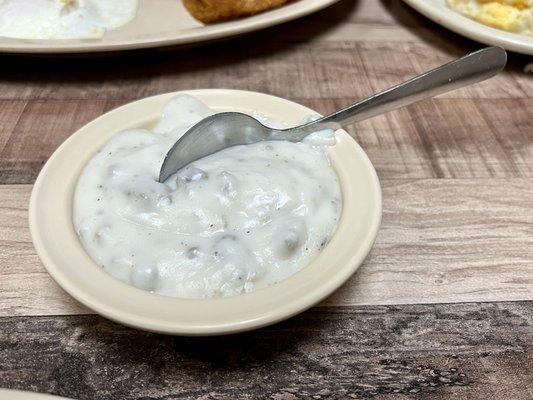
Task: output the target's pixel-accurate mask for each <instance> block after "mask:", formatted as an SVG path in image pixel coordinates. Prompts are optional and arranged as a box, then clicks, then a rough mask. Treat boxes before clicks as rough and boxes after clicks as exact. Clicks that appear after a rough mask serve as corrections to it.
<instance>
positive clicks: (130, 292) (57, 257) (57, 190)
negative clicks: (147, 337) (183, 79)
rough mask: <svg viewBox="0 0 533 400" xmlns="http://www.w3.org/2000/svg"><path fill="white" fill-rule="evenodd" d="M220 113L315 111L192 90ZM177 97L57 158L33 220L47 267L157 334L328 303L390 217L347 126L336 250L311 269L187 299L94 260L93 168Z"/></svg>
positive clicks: (139, 109)
mask: <svg viewBox="0 0 533 400" xmlns="http://www.w3.org/2000/svg"><path fill="white" fill-rule="evenodd" d="M186 93H189V94H191V95H192V96H195V97H197V98H199V99H200V100H201V101H203V102H204V103H205V104H207V105H208V106H209V107H212V108H213V109H215V110H218V111H228V110H233V111H240V112H244V113H247V114H254V113H261V114H262V115H264V116H265V117H267V118H271V119H274V120H279V121H281V122H284V123H286V124H288V125H296V124H298V123H299V122H300V121H302V120H303V118H305V117H308V116H309V115H312V114H316V113H314V112H313V111H312V110H310V109H308V108H306V107H304V106H301V105H299V104H296V103H293V102H291V101H288V100H284V99H281V98H279V97H274V96H269V95H266V94H261V93H254V92H245V91H239V90H226V89H220V90H205V89H204V90H192V91H188V92H186ZM176 94H177V93H168V94H164V95H159V96H154V97H149V98H146V99H143V100H139V101H136V102H133V103H130V104H127V105H125V106H122V107H120V108H117V109H116V110H113V111H110V112H109V113H107V114H105V115H103V116H101V117H100V118H97V119H95V120H94V121H92V122H91V123H89V124H87V125H86V126H84V127H83V128H81V129H80V130H79V131H78V132H76V133H75V134H73V135H72V136H71V137H70V138H68V139H67V140H66V141H65V142H64V143H63V144H62V145H61V146H60V147H59V148H58V149H57V150H56V151H55V153H54V154H53V155H52V157H50V159H49V160H48V162H47V163H46V165H45V166H44V167H43V169H42V170H41V173H40V174H39V177H38V178H37V181H36V182H35V185H34V187H33V192H32V195H31V200H30V209H29V217H30V218H29V219H30V232H31V236H32V239H33V243H34V246H35V249H36V250H37V253H38V254H39V257H40V258H41V261H42V262H43V264H44V266H45V267H46V269H47V270H48V272H49V273H50V275H52V277H53V278H54V279H55V280H56V281H57V282H58V283H59V285H60V286H61V287H63V289H65V290H66V291H67V292H68V293H69V294H71V295H72V296H73V297H74V298H76V299H77V300H78V301H80V302H81V303H83V304H84V305H86V306H87V307H89V308H91V309H93V310H94V311H96V312H98V313H100V314H102V315H104V316H106V317H108V318H110V319H113V320H115V321H118V322H121V323H123V324H126V325H130V326H134V327H137V328H141V329H146V330H150V331H156V332H163V333H171V334H182V335H214V334H226V333H232V332H240V331H245V330H249V329H253V328H258V327H261V326H265V325H268V324H272V323H274V322H278V321H281V320H283V319H285V318H288V317H290V316H292V315H294V314H296V313H298V312H301V311H303V310H305V309H307V308H309V307H311V306H312V305H313V304H315V303H317V302H318V301H320V300H322V299H324V298H325V297H326V296H328V295H330V294H331V293H332V292H333V291H334V290H336V289H337V288H338V287H339V286H340V285H342V284H343V283H344V282H345V281H346V280H347V279H348V278H349V277H350V276H351V275H352V274H353V273H354V272H355V270H356V269H357V268H358V267H359V265H361V263H362V262H363V260H364V258H365V257H366V255H367V254H368V252H369V251H370V248H371V246H372V243H373V242H374V239H375V237H376V234H377V231H378V227H379V224H380V220H381V190H380V187H379V181H378V177H377V175H376V171H375V170H374V168H373V166H372V164H371V162H370V160H369V159H368V157H367V156H366V154H365V152H364V151H363V150H362V149H361V147H360V146H359V145H358V144H357V143H356V142H355V140H353V139H352V137H350V135H348V133H346V132H345V131H343V130H339V131H337V132H336V137H337V144H336V145H334V146H331V147H330V148H328V153H329V156H330V160H331V163H332V166H333V168H334V169H335V171H336V172H337V176H338V178H339V182H340V184H341V189H342V195H343V199H344V200H343V206H342V214H341V217H340V219H339V223H338V225H337V230H336V231H335V234H334V235H333V237H332V238H331V240H330V242H329V243H328V245H327V246H326V247H325V248H324V249H323V250H322V252H321V253H320V254H318V256H317V257H316V258H315V259H314V260H313V261H312V262H311V263H310V264H309V265H307V266H306V267H304V268H302V269H301V270H300V271H298V272H297V273H296V274H294V275H292V276H291V277H289V278H287V279H284V280H282V281H280V282H278V283H276V284H273V285H270V286H268V287H266V288H264V289H261V290H257V291H255V292H252V293H246V294H241V295H238V296H233V297H226V298H213V299H205V300H202V299H191V300H189V299H179V298H174V297H167V296H160V295H157V294H153V293H149V292H146V291H144V290H140V289H137V288H135V287H133V286H130V285H127V284H125V283H123V282H121V281H119V280H118V279H115V278H113V277H112V276H111V275H108V274H107V273H105V272H104V271H103V270H102V268H100V267H99V266H97V265H96V264H95V263H94V261H92V260H91V258H90V257H89V256H88V255H87V253H86V252H85V250H84V248H83V246H82V245H81V243H80V241H79V239H78V237H77V235H76V232H75V231H74V228H73V226H72V197H73V195H74V188H75V186H76V182H77V180H78V176H79V174H80V173H81V171H82V169H83V167H84V166H85V164H86V163H87V162H88V161H89V159H91V158H92V157H93V155H94V154H95V153H96V152H97V151H98V150H99V149H100V148H101V147H102V146H103V145H104V144H105V143H106V142H107V141H108V140H109V138H110V137H111V136H113V135H114V134H115V133H116V132H119V131H121V130H123V129H127V128H134V127H152V126H153V125H154V124H155V123H156V121H157V120H158V119H159V118H160V116H161V111H162V109H163V107H164V105H165V104H166V103H167V102H168V101H169V100H170V99H171V98H172V97H173V96H175V95H176Z"/></svg>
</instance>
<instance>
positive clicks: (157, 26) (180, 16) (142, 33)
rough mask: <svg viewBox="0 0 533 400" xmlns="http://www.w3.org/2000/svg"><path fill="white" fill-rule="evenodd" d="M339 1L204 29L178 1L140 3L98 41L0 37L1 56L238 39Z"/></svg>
mask: <svg viewBox="0 0 533 400" xmlns="http://www.w3.org/2000/svg"><path fill="white" fill-rule="evenodd" d="M337 1H338V0H298V1H295V2H294V3H290V4H287V5H285V6H282V7H280V8H277V9H275V10H271V11H267V12H264V13H261V14H257V15H254V16H252V17H247V18H242V19H238V20H234V21H228V22H224V23H219V24H212V25H203V24H201V23H200V22H198V21H196V20H195V19H194V18H193V17H191V15H190V14H189V13H188V12H187V10H186V9H185V7H184V6H183V4H182V1H181V0H140V1H139V9H138V10H137V15H136V17H135V18H134V19H133V20H132V21H131V22H130V23H128V24H126V25H124V26H122V27H120V28H118V29H115V30H111V31H108V32H107V33H106V34H105V35H104V37H103V38H101V39H91V40H89V39H85V40H77V39H76V40H23V39H9V38H4V37H0V52H6V53H86V52H103V51H117V50H128V49H141V48H149V47H160V46H176V45H185V44H192V43H199V42H206V41H210V40H215V39H221V38H225V37H230V36H235V35H239V34H241V33H246V32H251V31H255V30H258V29H262V28H266V27H269V26H272V25H276V24H280V23H282V22H286V21H290V20H292V19H296V18H299V17H302V16H304V15H307V14H311V13H313V12H315V11H318V10H320V9H322V8H325V7H327V6H329V5H331V4H333V3H336V2H337Z"/></svg>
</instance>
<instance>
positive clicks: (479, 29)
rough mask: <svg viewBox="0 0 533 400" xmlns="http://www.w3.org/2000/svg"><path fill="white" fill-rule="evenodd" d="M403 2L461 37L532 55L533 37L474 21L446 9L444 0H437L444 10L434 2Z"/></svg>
mask: <svg viewBox="0 0 533 400" xmlns="http://www.w3.org/2000/svg"><path fill="white" fill-rule="evenodd" d="M403 1H404V3H406V4H407V5H409V6H410V7H412V8H413V9H415V10H416V11H418V12H419V13H421V14H422V15H424V16H425V17H426V18H428V19H430V20H432V21H433V22H435V23H437V24H439V25H441V26H443V27H444V28H447V29H449V30H451V31H453V32H455V33H457V34H459V35H461V36H464V37H467V38H469V39H471V40H474V41H477V42H480V43H483V44H486V45H492V46H501V47H503V48H504V49H506V50H509V51H513V52H516V53H521V54H526V55H533V37H532V38H530V37H529V36H526V35H520V34H516V33H512V32H507V31H504V30H501V29H497V28H493V27H490V26H487V25H484V24H482V23H480V22H477V21H474V20H472V19H470V18H468V17H465V16H464V15H461V14H459V13H458V12H457V11H454V10H452V9H449V8H447V6H446V4H444V3H445V0H438V1H441V2H442V3H443V7H444V9H442V8H441V7H440V6H438V5H436V4H435V3H434V1H435V0H434V1H427V0H403Z"/></svg>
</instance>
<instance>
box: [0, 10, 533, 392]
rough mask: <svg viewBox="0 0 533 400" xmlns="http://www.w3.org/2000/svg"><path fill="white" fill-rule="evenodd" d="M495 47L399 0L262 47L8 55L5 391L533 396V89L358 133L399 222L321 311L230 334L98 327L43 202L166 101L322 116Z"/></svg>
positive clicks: (1, 331)
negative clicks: (271, 101) (34, 224)
mask: <svg viewBox="0 0 533 400" xmlns="http://www.w3.org/2000/svg"><path fill="white" fill-rule="evenodd" d="M478 47H480V45H479V44H477V43H474V42H470V41H468V40H466V39H464V38H462V37H460V36H457V35H455V34H453V33H451V32H449V31H447V30H445V29H443V28H440V27H439V26H437V25H435V24H433V23H432V22H429V21H428V20H426V19H424V18H423V17H421V16H420V15H418V14H417V13H415V12H414V11H413V10H411V9H409V8H408V7H407V6H405V5H404V4H403V3H402V2H400V1H393V0H390V1H386V0H384V1H377V0H360V1H349V0H346V1H342V2H340V3H339V4H337V5H335V6H333V7H330V8H329V9H327V10H325V11H323V12H321V13H318V14H316V15H313V16H310V17H307V18H304V19H301V20H298V21H294V22H291V23H288V24H285V25H283V26H279V27H275V28H272V29H269V30H266V31H262V32H259V33H256V34H252V35H249V36H246V37H242V38H238V39H234V40H231V41H227V42H220V43H216V44H211V45H207V46H203V47H197V48H189V49H181V50H179V49H178V50H176V49H165V50H151V51H144V52H135V53H126V54H121V55H108V56H101V57H78V58H77V57H74V58H72V57H70V58H37V57H36V58H29V57H15V56H2V57H1V58H0V66H1V69H0V71H1V75H0V183H1V184H2V186H0V265H1V267H0V387H6V388H14V389H24V390H31V391H38V392H48V393H54V394H59V395H63V396H68V397H72V398H76V399H185V398H201V399H233V398H249V399H252V398H270V399H278V400H280V399H286V400H291V399H300V398H313V399H326V398H375V399H405V398H424V399H427V398H437V399H444V398H454V399H485V398H495V399H531V398H533V375H532V369H531V365H532V363H533V305H532V304H533V303H532V302H531V300H533V181H532V178H533V75H531V74H529V75H528V74H526V73H524V72H523V67H524V66H525V65H526V64H527V63H528V62H530V61H532V60H531V58H527V57H525V56H520V55H516V54H511V55H510V60H509V65H508V67H507V69H506V71H505V72H504V73H503V74H501V75H500V76H498V77H496V78H494V79H492V80H490V81H487V82H484V83H481V84H478V85H475V86H472V87H469V88H466V89H463V90H458V91H456V92H453V93H450V94H448V95H445V96H442V97H440V98H438V99H434V100H431V101H425V102H423V103H420V104H416V105H413V106H411V107H408V108H406V109H403V110H400V111H396V112H393V113H390V114H388V115H385V116H380V117H377V118H374V119H372V120H368V121H365V122H362V123H360V124H358V125H357V126H355V127H353V128H352V129H350V132H351V134H353V136H354V137H355V138H356V139H357V140H358V141H359V143H361V145H362V146H363V148H364V149H366V151H367V152H368V154H369V156H370V158H371V160H372V162H373V163H374V165H375V166H376V169H377V171H378V174H379V176H380V179H381V184H382V188H383V197H384V205H383V224H382V227H381V230H380V233H379V236H378V239H377V242H376V244H375V246H374V249H373V250H372V252H371V254H370V256H369V257H368V259H367V260H366V262H365V263H364V265H363V266H362V267H361V268H360V270H359V271H358V272H357V273H356V274H355V276H353V277H352V279H350V281H349V282H348V283H347V284H346V285H344V287H343V288H342V289H340V290H339V291H338V292H337V293H335V294H334V295H333V296H332V297H330V298H329V299H327V300H326V301H324V302H323V303H322V304H320V305H318V306H317V307H315V308H313V309H311V310H310V311H308V312H305V313H303V314H301V315H299V316H297V317H295V318H292V319H291V320H289V321H286V322H284V323H281V324H278V325H275V326H272V327H269V328H265V329H261V330H259V331H255V332H251V333H247V334H242V335H238V336H231V337H219V338H208V339H206V338H204V339H191V338H179V337H165V336H158V335H153V334H148V333H143V332H138V331H135V330H132V329H128V328H125V327H123V326H120V325H117V324H114V323H112V322H109V321H107V320H105V319H103V318H100V317H99V316H95V315H92V314H91V312H90V310H88V309H86V308H84V307H82V306H81V305H80V304H78V303H77V302H76V301H74V300H73V299H72V298H70V297H69V296H68V295H66V294H65V293H64V292H63V291H62V290H61V289H60V288H59V287H58V286H57V285H56V284H55V283H54V282H53V281H52V279H51V278H50V277H49V276H48V274H47V273H46V272H45V270H44V268H43V267H42V265H41V263H40V262H39V259H38V257H37V255H36V253H35V251H34V249H33V246H32V243H31V240H30V235H29V232H28V223H27V206H28V199H29V195H30V191H31V185H32V183H33V182H34V180H35V178H36V176H37V174H38V172H39V169H40V168H41V166H42V165H43V163H44V162H45V161H46V160H47V158H48V157H49V156H50V154H52V152H53V151H54V150H55V149H56V148H57V146H58V145H59V144H60V143H61V142H63V141H64V140H65V139H66V138H67V137H68V136H69V135H71V134H72V133H73V132H74V131H76V130H77V129H78V128H79V127H81V126H82V125H83V124H85V123H87V122H88V121H90V120H91V119H93V118H95V117H97V116H99V115H101V114H102V113H104V112H106V111H107V110H110V109H112V108H114V107H116V106H118V105H121V104H124V103H126V102H129V101H132V100H135V99H138V98H142V97H145V96H149V95H153V94H158V93H162V92H167V91H173V90H179V89H191V88H210V87H227V88H237V89H247V90H255V91H261V92H267V93H272V94H275V95H278V96H281V97H286V98H289V99H291V100H294V101H297V102H300V103H302V104H305V105H307V106H310V107H312V108H315V109H316V110H318V111H320V112H323V113H326V112H330V111H332V110H334V109H336V108H337V107H339V106H343V105H347V104H349V103H351V102H353V101H355V100H356V99H359V98H361V97H364V96H367V95H369V94H371V93H374V92H376V91H378V90H380V89H384V88H387V87H389V86H390V85H393V84H395V83H398V82H401V81H403V80H405V79H406V78H408V77H410V76H412V75H414V74H417V73H420V72H422V71H425V70H427V69H429V68H432V67H435V66H437V65H439V64H441V63H444V62H446V61H448V60H450V59H452V58H455V57H458V56H460V55H463V54H464V53H466V52H467V51H470V50H473V49H476V48H478Z"/></svg>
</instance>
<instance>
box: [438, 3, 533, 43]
mask: <svg viewBox="0 0 533 400" xmlns="http://www.w3.org/2000/svg"><path fill="white" fill-rule="evenodd" d="M446 3H447V4H448V6H449V7H450V8H452V9H453V10H455V11H457V12H459V13H461V14H463V15H465V16H467V17H469V18H472V19H474V20H476V21H478V22H481V23H482V24H485V25H488V26H492V27H493V28H498V29H503V30H505V31H509V32H514V33H521V34H524V35H529V36H533V0H446Z"/></svg>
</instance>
